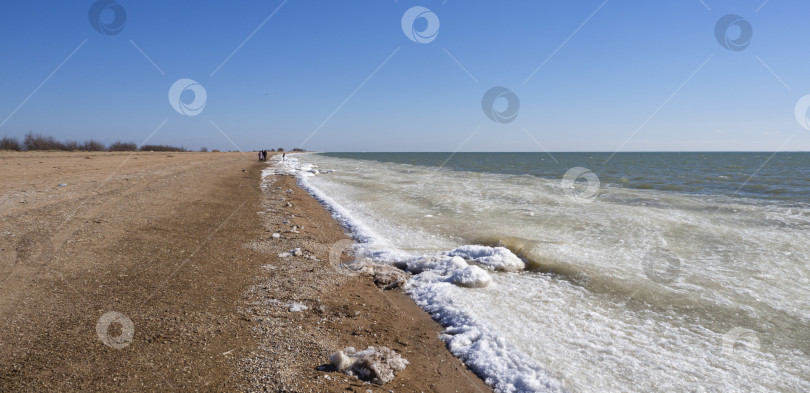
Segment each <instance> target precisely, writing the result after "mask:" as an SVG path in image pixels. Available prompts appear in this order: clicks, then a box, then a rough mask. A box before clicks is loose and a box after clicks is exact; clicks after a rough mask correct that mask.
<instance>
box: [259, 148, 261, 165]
mask: <svg viewBox="0 0 810 393" xmlns="http://www.w3.org/2000/svg"><path fill="white" fill-rule="evenodd" d="M261 161H262V151H261V150H259V162H261Z"/></svg>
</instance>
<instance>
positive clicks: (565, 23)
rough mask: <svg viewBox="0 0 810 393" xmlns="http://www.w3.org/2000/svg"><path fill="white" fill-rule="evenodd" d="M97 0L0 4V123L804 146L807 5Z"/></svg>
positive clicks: (589, 145)
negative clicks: (408, 20) (490, 97)
mask: <svg viewBox="0 0 810 393" xmlns="http://www.w3.org/2000/svg"><path fill="white" fill-rule="evenodd" d="M93 3H94V1H36V0H26V1H22V0H19V1H4V2H3V3H2V5H0V36H2V39H0V53H2V54H3V56H2V61H0V91H1V92H2V93H0V122H4V123H3V124H2V126H0V135H3V136H16V137H22V136H23V135H24V134H25V133H27V132H29V131H33V132H36V133H43V134H47V135H53V136H55V137H57V138H59V139H78V140H84V139H89V138H94V139H97V140H100V141H103V142H105V143H109V142H113V141H116V140H123V141H134V142H136V143H141V142H143V141H145V140H147V137H149V135H150V134H152V133H153V132H154V131H155V130H156V129H158V127H159V126H160V125H161V124H162V127H160V128H159V129H158V130H157V132H155V133H154V135H153V136H152V137H151V138H149V139H148V142H149V143H159V144H173V145H183V146H185V147H187V148H194V149H196V148H199V147H201V146H206V147H208V148H209V149H211V148H219V149H226V150H230V149H236V147H234V145H236V146H238V147H239V148H241V149H244V150H255V149H258V148H275V147H279V146H283V147H285V148H292V147H297V146H301V144H302V143H304V141H305V140H306V143H305V144H304V145H303V147H305V148H308V149H313V150H319V151H455V150H457V149H460V150H462V151H536V150H540V147H539V145H538V143H537V142H539V144H540V145H542V146H544V147H545V148H547V149H549V150H552V151H614V150H616V149H619V148H620V147H621V149H622V150H623V151H639V150H643V151H650V150H656V151H657V150H777V149H782V150H810V131H808V130H806V129H804V128H802V127H801V126H800V125H799V124H798V122H797V121H796V119H795V116H794V107H795V105H796V103H797V101H798V100H799V99H800V98H801V97H802V96H804V95H807V94H810V50H808V49H807V48H808V45H809V43H808V40H810V24H809V23H807V17H808V15H810V2H805V1H783V0H771V1H768V2H766V1H765V0H755V1H744V0H737V1H718V0H704V1H703V2H701V1H700V0H694V1H692V0H677V1H676V0H672V1H641V0H639V1H621V0H609V1H607V2H604V0H582V1H569V0H554V1H539V0H535V1H530V0H526V1H509V2H504V1H464V0H448V1H446V2H442V1H437V0H428V1H421V2H414V1H409V0H398V1H395V0H390V1H387V0H368V1H306V0H289V1H288V2H286V3H283V5H282V1H277V0H276V1H239V2H233V1H232V2H225V1H218V2H213V1H212V2H201V1H184V0H176V1H131V0H130V1H127V0H119V1H118V3H119V4H120V5H121V6H122V7H123V8H124V9H125V11H126V22H125V25H124V27H123V30H121V31H120V33H118V34H115V35H104V34H102V33H100V32H98V31H96V30H95V29H94V28H93V26H92V25H91V23H90V20H89V18H88V13H89V10H90V8H91V5H93ZM763 3H764V5H763ZM279 5H281V7H280V8H279ZM413 6H424V7H427V8H429V9H430V10H432V11H433V12H434V13H435V14H436V16H437V17H438V20H439V21H440V27H439V32H438V35H437V36H436V38H435V39H434V40H433V41H432V42H429V43H417V42H413V41H412V40H410V39H409V38H408V37H407V36H406V35H405V34H404V33H403V30H402V27H401V19H402V16H403V14H404V13H405V12H406V11H407V10H408V9H410V8H411V7H413ZM600 7H601V8H600ZM597 9H598V11H597ZM274 10H277V11H276V13H275V14H274V15H273V16H272V17H271V18H270V19H267V18H268V16H269V15H270V14H271V13H273V12H274ZM595 11H596V12H595ZM726 14H737V15H740V16H742V17H743V18H745V21H746V22H747V23H749V24H750V25H751V27H752V30H753V36H752V39H751V42H750V45H749V46H748V47H746V48H745V49H744V50H741V51H732V50H728V49H725V48H723V47H722V46H721V45H720V43H719V42H718V40H717V39H716V38H715V33H714V29H715V23H716V22H717V21H718V19H720V18H721V17H722V16H724V15H726ZM112 15H113V14H112V11H109V10H108V11H106V12H105V13H103V14H102V22H104V23H110V22H111V21H112ZM589 18H590V19H589ZM265 20H266V23H264V25H262V26H261V28H259V29H258V30H256V29H257V27H259V26H260V25H261V24H262V23H263V22H264V21H265ZM586 20H587V22H586ZM583 22H585V23H583ZM425 25H426V20H425V19H417V20H416V29H417V30H420V29H423V28H424V27H425ZM735 29H737V27H734V26H732V27H731V28H730V31H729V36H730V37H732V38H734V37H736V34H739V29H737V30H735ZM254 31H255V34H253V35H252V37H250V38H249V39H247V38H248V37H249V36H250V35H251V34H252V33H253V32H254ZM246 39H247V40H246ZM242 43H244V45H242V46H241V47H240V45H241V44H242ZM136 46H137V48H140V50H139V49H137V48H136ZM77 48H78V49H77ZM237 48H238V50H237ZM74 50H75V53H73V52H74ZM141 50H142V51H143V54H142V53H141ZM71 53H73V54H72V56H71ZM231 54H233V55H232V56H231V57H230V59H229V60H227V61H225V60H226V59H227V58H228V57H229V56H230V55H231ZM147 57H148V58H149V59H151V60H152V62H154V64H152V63H151V62H150V60H149V59H147ZM454 59H455V60H454ZM386 60H387V61H386ZM63 61H64V64H62V65H61V67H60V64H61V63H62V62H63ZM223 62H224V64H223ZM541 64H542V67H540V66H541ZM538 67H540V68H539V70H537V69H538ZM57 68H58V69H57ZM465 69H466V71H465ZM54 70H56V72H54ZM375 70H376V72H375ZM535 70H537V72H536V73H535V74H534V75H533V76H532V77H531V78H529V76H530V75H532V73H533V72H535ZM52 72H54V73H53V75H52V76H50V77H49V75H50V74H51V73H52ZM212 73H213V75H212ZM164 74H165V75H164ZM372 74H373V75H372ZM182 78H188V79H192V80H195V81H197V82H199V84H201V85H202V86H203V87H204V88H205V91H206V93H207V99H206V101H205V108H204V109H203V110H202V111H201V112H200V113H199V114H198V115H196V116H185V115H183V114H181V113H178V112H177V111H175V110H174V109H173V108H172V106H171V105H170V103H169V99H168V92H169V88H170V86H171V85H172V84H173V83H174V82H175V81H177V80H179V79H182ZM46 79H47V81H45V80H46ZM527 79H528V80H527ZM366 80H367V81H366ZM43 81H45V83H44V84H42V86H41V87H39V88H38V86H39V85H40V84H41V83H42V82H43ZM364 82H365V83H364ZM494 86H503V87H506V88H508V89H510V90H511V91H513V92H514V93H515V95H516V96H517V97H519V100H520V111H519V114H518V115H517V117H516V119H515V120H514V121H512V122H510V123H506V124H500V123H497V122H494V121H492V120H490V119H489V118H488V117H487V116H486V115H485V114H484V112H483V110H482V105H481V100H482V97H483V95H484V93H485V92H486V91H487V90H488V89H490V88H492V87H494ZM32 92H34V94H33V95H31V97H30V99H27V97H28V96H29V95H30V94H31V93H32ZM192 98H193V94H192V93H191V92H186V93H184V95H183V96H182V100H184V101H183V102H186V103H188V102H189V101H191V99H192ZM26 99H27V101H26ZM23 102H24V104H22V106H20V104H21V103H23ZM496 106H497V108H498V109H503V107H504V106H505V103H504V102H503V101H502V100H499V101H497V102H496ZM18 107H19V109H17V108H18ZM217 127H218V128H219V130H218V129H217ZM220 130H221V131H222V132H220ZM316 130H317V132H315V131H316ZM476 131H477V132H476ZM527 131H528V133H530V134H531V136H529V135H527ZM223 133H224V134H225V135H227V137H226V136H225V135H223ZM313 133H314V135H312V134H313ZM310 135H312V136H311V137H310ZM471 135H472V136H471ZM631 135H633V136H632V137H631ZM308 138H309V139H308ZM229 139H230V140H229ZM628 139H629V140H628ZM535 140H536V141H537V142H535ZM231 141H232V142H233V143H232V142H231ZM465 141H466V143H465ZM625 141H627V142H626V144H625Z"/></svg>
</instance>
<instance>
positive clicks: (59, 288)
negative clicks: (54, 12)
mask: <svg viewBox="0 0 810 393" xmlns="http://www.w3.org/2000/svg"><path fill="white" fill-rule="evenodd" d="M265 167H266V164H264V163H258V162H256V159H255V156H254V154H253V153H249V154H247V153H246V154H242V153H159V152H154V153H149V152H139V153H133V154H130V153H86V152H74V153H62V152H25V153H12V152H2V153H0V173H2V174H3V175H2V177H0V190H2V193H1V194H0V211H2V221H0V235H2V237H0V353H2V354H3V356H2V358H3V359H2V361H0V391H44V390H49V391H113V390H115V391H144V390H147V391H198V390H201V391H291V392H306V391H361V392H365V391H374V392H377V391H398V392H399V391H402V392H411V391H415V392H417V391H426V392H427V391H434V392H447V391H465V392H469V391H489V390H490V388H489V387H487V386H486V385H485V384H484V383H483V382H482V381H481V380H480V379H479V378H478V377H476V376H475V375H474V374H473V373H471V372H469V371H468V370H467V369H466V368H465V367H464V365H463V364H462V363H461V362H460V361H459V360H458V359H456V358H454V357H453V356H452V355H451V354H450V353H449V352H448V351H447V349H446V348H445V346H444V343H443V342H442V341H441V340H440V339H439V338H438V334H439V332H440V330H441V329H440V327H439V326H438V325H437V324H436V323H435V322H434V321H432V320H431V319H430V317H429V316H428V315H427V314H426V313H424V312H422V311H421V310H420V309H419V308H418V307H417V306H416V305H415V304H414V303H413V301H412V300H411V299H410V298H408V297H407V296H406V295H404V294H403V293H402V292H401V290H398V289H393V290H383V289H381V288H379V287H378V285H375V283H374V280H373V278H371V277H369V276H367V275H363V274H355V273H351V272H346V271H344V270H345V269H340V268H339V267H338V266H337V265H336V264H334V263H332V262H330V250H334V249H336V248H335V247H336V244H337V245H345V244H346V241H347V239H348V237H347V236H346V234H345V233H344V230H343V228H341V227H340V226H339V225H338V224H337V223H336V222H335V221H334V220H333V219H332V218H331V217H330V215H329V213H328V212H327V211H326V210H325V209H324V208H323V207H322V206H321V205H320V204H318V202H317V201H315V200H314V199H312V198H311V197H310V196H309V195H307V194H306V193H305V192H304V191H302V190H300V189H299V188H297V186H296V184H295V183H296V182H295V179H294V178H292V177H288V176H276V177H275V178H274V179H271V180H272V181H271V183H272V184H269V185H268V186H267V187H266V188H265V189H262V184H261V171H262V169H264V168H265ZM274 233H278V234H279V235H278V236H277V237H274V236H273V234H274ZM297 248H300V249H301V250H300V253H296V254H299V255H290V256H283V257H280V256H279V254H282V253H284V252H288V251H290V250H293V249H297ZM340 258H342V259H347V258H348V256H346V255H345V254H344V255H342V256H341V257H340ZM332 259H334V258H332ZM350 346H351V347H356V348H358V349H365V348H366V347H368V346H377V347H379V346H385V347H389V348H391V349H393V350H395V351H397V352H399V353H400V354H401V355H402V356H403V357H404V358H405V359H407V360H408V361H409V363H410V364H409V365H408V366H407V368H406V369H405V370H404V371H401V372H400V373H398V374H397V376H396V378H395V379H394V380H393V381H391V382H389V383H388V384H385V385H384V386H378V385H374V384H369V383H365V382H362V381H359V380H357V379H355V378H353V377H350V376H347V375H344V374H342V373H340V372H338V371H335V370H334V369H333V368H332V367H331V366H330V365H329V364H328V363H329V360H328V357H329V355H330V354H331V353H333V352H334V351H336V350H339V349H343V348H345V347H350Z"/></svg>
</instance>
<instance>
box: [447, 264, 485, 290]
mask: <svg viewBox="0 0 810 393" xmlns="http://www.w3.org/2000/svg"><path fill="white" fill-rule="evenodd" d="M450 282H452V283H453V284H456V285H459V286H462V287H468V288H483V287H486V286H488V285H489V284H491V283H492V277H490V275H489V273H487V272H486V271H484V269H481V268H480V267H478V266H467V267H465V268H464V269H459V270H456V271H455V272H453V275H451V276H450Z"/></svg>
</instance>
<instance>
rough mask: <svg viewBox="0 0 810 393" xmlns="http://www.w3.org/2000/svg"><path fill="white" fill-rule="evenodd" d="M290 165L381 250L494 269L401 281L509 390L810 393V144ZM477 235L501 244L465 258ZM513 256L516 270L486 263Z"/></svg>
mask: <svg viewBox="0 0 810 393" xmlns="http://www.w3.org/2000/svg"><path fill="white" fill-rule="evenodd" d="M606 161H607V162H606ZM280 165H281V166H282V167H283V168H286V169H285V170H287V171H290V172H294V173H296V174H297V175H298V176H299V180H300V182H301V183H302V185H303V186H305V188H307V189H308V190H310V192H312V193H313V194H315V195H316V197H319V199H321V201H322V202H324V203H325V204H326V205H327V206H329V207H331V208H332V209H333V212H334V213H335V215H336V217H337V218H338V219H339V220H341V221H342V222H343V223H344V224H345V225H347V226H348V227H349V228H350V229H351V230H352V232H353V234H354V235H355V238H356V239H357V240H358V242H359V244H360V246H361V247H362V248H361V250H360V252H361V253H363V254H365V255H367V256H369V257H371V258H372V259H375V260H377V261H378V262H384V263H403V262H407V261H411V262H412V263H413V262H414V261H425V260H437V258H438V259H441V258H443V257H449V256H451V255H462V256H464V259H466V260H467V262H469V264H471V265H478V266H481V267H482V268H484V269H485V270H486V271H487V273H488V274H489V276H490V277H491V278H492V283H491V284H489V285H488V286H486V287H483V288H469V287H464V286H460V285H455V284H454V283H453V282H451V281H450V280H448V279H445V278H444V277H445V276H443V275H442V274H445V273H447V271H446V270H447V269H449V268H448V267H447V266H445V267H444V269H445V271H444V272H438V273H436V272H437V271H436V270H432V272H433V273H430V274H429V273H419V274H415V275H414V278H413V279H412V283H411V284H410V286H409V289H408V292H409V294H410V295H411V296H412V297H413V298H414V299H415V300H416V301H417V303H418V304H420V306H422V307H423V308H424V309H426V310H427V311H429V312H431V313H432V314H433V315H434V318H436V319H438V320H439V321H440V322H441V323H442V324H444V325H445V326H447V327H448V331H447V335H446V336H445V340H446V341H447V342H448V346H449V348H450V349H451V351H453V353H454V354H456V355H457V356H459V357H461V358H462V359H463V360H465V362H467V364H468V365H469V366H470V367H471V368H473V369H474V370H475V371H476V372H477V373H479V375H481V376H482V377H484V378H485V379H486V380H487V381H488V382H489V383H491V384H493V385H494V386H495V387H496V388H498V389H500V390H503V391H530V390H547V391H565V390H570V391H582V392H601V391H628V392H629V391H810V377H808V376H810V344H808V343H810V329H808V326H810V325H809V323H810V285H809V284H810V266H809V265H808V263H807V260H808V257H810V244H808V242H807V239H810V154H807V153H779V154H775V155H774V154H771V153H620V154H617V155H616V156H614V157H611V156H610V154H605V153H554V154H552V155H547V154H541V153H499V154H494V153H460V154H457V155H454V156H452V157H450V155H449V154H443V153H373V154H372V153H368V154H360V153H357V154H354V153H352V154H347V153H341V154H302V155H295V156H292V157H291V156H288V160H287V161H286V162H285V163H282V164H280ZM313 169H317V170H318V171H319V173H318V174H314V172H315V170H313ZM324 172H326V173H324ZM472 245H478V246H487V247H485V248H482V249H481V250H491V252H490V253H489V254H488V253H487V252H486V251H480V250H479V251H477V252H478V255H471V254H469V253H468V254H463V253H462V254H459V252H458V250H459V247H464V246H472ZM501 247H503V248H501ZM476 250H478V249H476ZM505 253H508V254H509V255H511V256H513V257H514V256H516V257H519V258H520V259H521V260H522V261H523V265H524V266H522V267H521V268H503V265H498V264H493V263H491V262H492V260H493V258H494V257H495V256H497V257H498V258H503V257H504V255H506V254H505ZM509 255H507V256H506V257H509ZM431 266H432V265H431ZM447 274H449V273H447Z"/></svg>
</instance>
